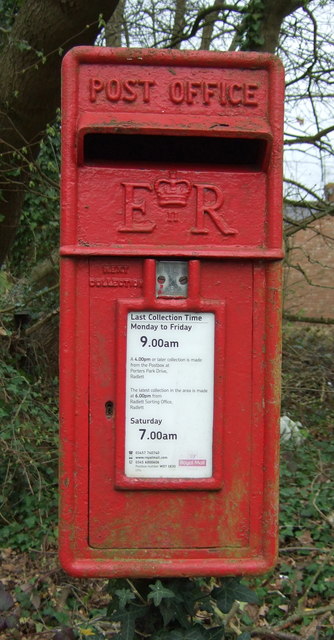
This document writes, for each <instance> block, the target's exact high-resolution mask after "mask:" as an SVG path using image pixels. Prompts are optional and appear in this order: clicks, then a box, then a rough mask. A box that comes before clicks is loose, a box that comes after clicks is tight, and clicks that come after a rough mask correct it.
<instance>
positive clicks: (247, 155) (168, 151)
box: [83, 133, 268, 170]
mask: <svg viewBox="0 0 334 640" xmlns="http://www.w3.org/2000/svg"><path fill="white" fill-rule="evenodd" d="M83 146H84V148H83V151H84V153H83V158H84V163H85V164H90V165H92V164H93V165H98V164H105V163H118V162H122V163H129V164H131V165H132V164H133V163H138V162H142V163H154V164H159V165H162V164H170V163H173V164H189V163H191V164H200V165H212V164H216V165H223V166H236V167H240V168H243V167H244V168H252V169H253V170H261V169H262V168H263V166H264V163H265V158H266V156H267V153H266V151H267V146H268V144H267V140H265V139H262V138H239V137H238V138H237V137H234V138H230V137H225V138H222V137H219V138H218V137H214V136H212V137H209V136H187V135H183V136H175V135H168V136H167V135H145V134H135V135H131V136H130V135H126V134H117V133H87V134H86V135H85V136H84V145H83Z"/></svg>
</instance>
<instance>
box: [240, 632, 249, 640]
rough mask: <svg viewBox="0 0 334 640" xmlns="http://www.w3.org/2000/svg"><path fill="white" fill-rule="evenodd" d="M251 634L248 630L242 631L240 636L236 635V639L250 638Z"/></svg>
mask: <svg viewBox="0 0 334 640" xmlns="http://www.w3.org/2000/svg"><path fill="white" fill-rule="evenodd" d="M251 637H252V636H251V634H250V632H249V631H244V632H243V633H242V634H241V635H240V636H238V640H251Z"/></svg>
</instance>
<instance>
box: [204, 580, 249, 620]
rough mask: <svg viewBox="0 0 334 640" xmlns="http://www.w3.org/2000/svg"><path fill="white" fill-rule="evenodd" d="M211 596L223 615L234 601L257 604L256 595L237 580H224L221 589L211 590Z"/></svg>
mask: <svg viewBox="0 0 334 640" xmlns="http://www.w3.org/2000/svg"><path fill="white" fill-rule="evenodd" d="M212 596H213V598H215V599H216V601H217V605H218V607H219V609H220V610H221V611H222V612H223V613H228V612H229V610H230V609H231V607H232V605H233V603H234V602H235V600H239V601H240V602H249V603H250V604H258V597H257V595H256V593H255V592H254V591H251V590H250V589H249V588H248V587H246V585H244V584H241V583H240V581H239V579H238V578H225V580H224V581H223V584H222V586H221V587H218V588H216V589H213V591H212Z"/></svg>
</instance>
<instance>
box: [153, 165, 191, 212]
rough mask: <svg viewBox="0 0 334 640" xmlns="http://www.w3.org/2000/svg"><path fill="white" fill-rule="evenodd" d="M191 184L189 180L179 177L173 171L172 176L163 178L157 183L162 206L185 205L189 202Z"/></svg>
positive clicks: (157, 192)
mask: <svg viewBox="0 0 334 640" xmlns="http://www.w3.org/2000/svg"><path fill="white" fill-rule="evenodd" d="M190 190H191V184H190V182H188V180H182V179H177V178H176V174H174V173H171V176H170V178H161V179H160V180H157V181H156V183H155V192H156V194H157V198H158V203H159V205H160V207H184V206H185V205H186V204H187V200H188V196H189V193H190Z"/></svg>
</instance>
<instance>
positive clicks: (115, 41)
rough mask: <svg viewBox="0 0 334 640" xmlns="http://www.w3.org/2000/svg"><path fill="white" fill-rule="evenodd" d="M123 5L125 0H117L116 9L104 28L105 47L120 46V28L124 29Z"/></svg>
mask: <svg viewBox="0 0 334 640" xmlns="http://www.w3.org/2000/svg"><path fill="white" fill-rule="evenodd" d="M124 7H125V0H119V3H118V5H117V8H116V10H115V11H114V13H113V15H112V16H111V18H110V20H109V21H108V23H107V25H106V28H105V38H106V45H107V47H121V46H122V30H123V29H124Z"/></svg>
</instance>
